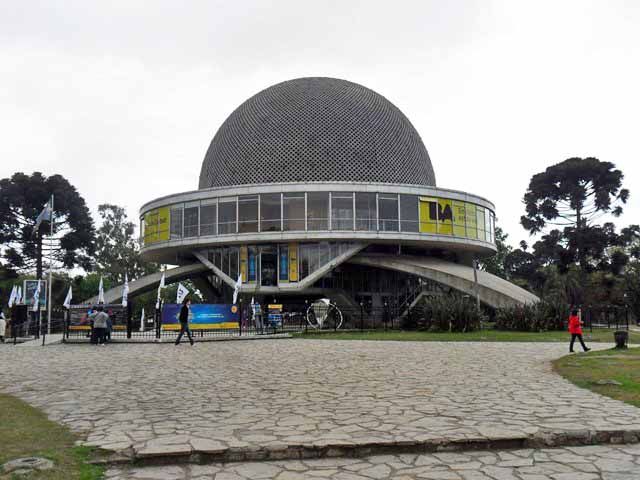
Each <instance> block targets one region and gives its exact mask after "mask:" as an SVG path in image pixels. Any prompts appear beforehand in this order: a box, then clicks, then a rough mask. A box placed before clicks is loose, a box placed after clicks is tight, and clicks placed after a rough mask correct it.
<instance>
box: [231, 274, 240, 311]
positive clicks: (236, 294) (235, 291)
mask: <svg viewBox="0 0 640 480" xmlns="http://www.w3.org/2000/svg"><path fill="white" fill-rule="evenodd" d="M241 286H242V274H240V275H238V280H237V281H236V287H235V288H234V289H233V302H232V303H233V304H234V305H235V303H236V301H237V300H238V292H240V287H241Z"/></svg>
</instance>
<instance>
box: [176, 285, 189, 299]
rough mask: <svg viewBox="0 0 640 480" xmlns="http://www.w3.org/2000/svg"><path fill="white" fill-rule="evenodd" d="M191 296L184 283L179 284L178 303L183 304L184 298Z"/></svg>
mask: <svg viewBox="0 0 640 480" xmlns="http://www.w3.org/2000/svg"><path fill="white" fill-rule="evenodd" d="M187 295H189V289H188V288H187V287H185V286H184V285H182V283H179V284H178V293H177V295H176V303H182V301H183V300H184V298H185V297H186V296H187Z"/></svg>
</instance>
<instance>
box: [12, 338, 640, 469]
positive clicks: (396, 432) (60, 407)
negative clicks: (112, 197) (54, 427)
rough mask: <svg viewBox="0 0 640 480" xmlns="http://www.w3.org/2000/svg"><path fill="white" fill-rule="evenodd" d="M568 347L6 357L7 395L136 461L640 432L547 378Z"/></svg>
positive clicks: (92, 351) (70, 351)
mask: <svg viewBox="0 0 640 480" xmlns="http://www.w3.org/2000/svg"><path fill="white" fill-rule="evenodd" d="M596 348H606V346H605V345H600V346H597V345H596ZM566 349H567V346H566V345H564V344H540V343H433V342H415V343H414V342H366V341H342V342H340V341H327V340H297V339H294V340H265V341H251V342H246V343H245V342H216V343H202V344H197V345H196V346H195V347H193V348H192V347H190V346H189V345H188V344H184V345H181V346H179V347H174V346H173V345H168V344H160V345H153V344H152V345H109V346H106V347H98V346H90V345H58V346H52V347H45V348H31V349H26V348H22V349H21V348H15V347H8V346H5V347H3V348H1V349H0V364H2V370H3V374H2V376H0V389H2V390H3V391H5V392H7V393H11V394H14V395H17V396H18V397H20V398H23V399H24V400H26V401H28V402H29V403H31V404H33V405H35V406H37V407H40V408H42V409H43V410H44V411H45V412H47V414H48V415H49V416H50V418H52V419H54V420H57V421H59V422H62V423H64V424H66V425H69V426H70V427H71V428H72V429H73V430H74V431H76V432H79V433H81V434H82V435H84V436H85V438H86V439H87V441H88V443H89V444H91V445H95V446H99V447H102V448H105V449H110V450H114V451H128V452H129V454H131V453H133V452H135V455H136V456H137V457H140V458H142V457H150V456H154V455H156V456H162V455H166V454H175V455H180V454H182V455H188V454H190V453H191V452H194V451H195V452H204V453H207V454H212V455H216V454H221V453H222V454H224V453H225V452H226V453H229V452H231V453H233V452H236V453H235V454H234V455H236V457H237V458H239V459H246V458H253V457H251V455H249V456H248V457H247V456H245V457H244V458H243V457H242V456H238V455H239V454H238V453H237V452H245V453H246V452H254V453H255V452H256V451H264V450H266V451H271V452H278V451H280V452H282V450H283V449H286V448H287V447H289V448H290V447H292V446H293V447H305V448H321V447H323V446H324V447H327V446H338V447H340V446H341V447H348V446H350V445H367V444H378V445H380V444H381V445H391V446H393V445H400V446H401V445H404V444H411V443H415V442H436V443H437V442H440V441H443V440H446V441H461V440H473V439H487V438H488V439H505V438H506V439H509V438H524V437H531V436H534V435H540V434H541V433H542V432H556V433H557V432H564V433H566V432H573V433H574V434H575V435H581V434H583V433H584V432H586V431H591V432H599V431H606V430H629V431H632V430H635V431H638V430H640V409H636V408H634V407H631V406H629V405H625V404H623V403H621V402H617V401H614V400H611V399H607V398H604V397H601V396H599V395H596V394H594V393H591V392H589V391H587V390H583V389H580V388H577V387H575V386H573V385H572V384H570V383H569V382H567V381H565V380H564V379H562V378H561V377H559V376H557V375H556V374H554V373H553V372H552V370H551V365H550V361H551V360H552V359H554V358H556V357H559V356H561V355H563V354H564V353H565V351H566ZM234 455H231V459H232V458H233V456H234ZM334 455H335V453H334ZM286 457H287V454H286V453H285V454H282V455H281V456H280V458H286ZM225 458H226V459H229V457H225ZM255 458H265V457H264V456H263V457H260V456H259V455H258V456H256V457H255ZM269 458H274V455H271V456H270V457H269ZM289 458H290V457H289Z"/></svg>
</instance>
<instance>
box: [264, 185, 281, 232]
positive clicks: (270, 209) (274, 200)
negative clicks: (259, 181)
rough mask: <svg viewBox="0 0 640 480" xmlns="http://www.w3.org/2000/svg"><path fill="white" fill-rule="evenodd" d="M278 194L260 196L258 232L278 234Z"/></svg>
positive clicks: (279, 225) (279, 224)
mask: <svg viewBox="0 0 640 480" xmlns="http://www.w3.org/2000/svg"><path fill="white" fill-rule="evenodd" d="M280 214H281V211H280V194H279V193H263V194H262V195H260V231H261V232H279V231H280V228H281V222H280Z"/></svg>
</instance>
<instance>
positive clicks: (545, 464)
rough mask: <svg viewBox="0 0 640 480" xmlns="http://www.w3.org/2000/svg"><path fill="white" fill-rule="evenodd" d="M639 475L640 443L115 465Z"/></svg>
mask: <svg viewBox="0 0 640 480" xmlns="http://www.w3.org/2000/svg"><path fill="white" fill-rule="evenodd" d="M272 478H273V479H276V480H304V479H314V478H315V479H322V478H328V479H333V480H371V479H391V480H410V479H438V480H638V478H640V445H638V444H634V445H621V446H588V447H568V448H555V449H547V450H530V449H529V450H512V451H502V452H494V451H479V452H464V453H435V454H429V455H410V454H400V455H380V456H373V457H367V458H326V459H316V460H287V461H279V462H260V463H227V464H213V465H171V466H163V467H146V468H112V469H110V470H108V471H107V479H110V480H115V479H122V480H182V479H189V480H205V479H215V480H245V479H252V480H253V479H272Z"/></svg>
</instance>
